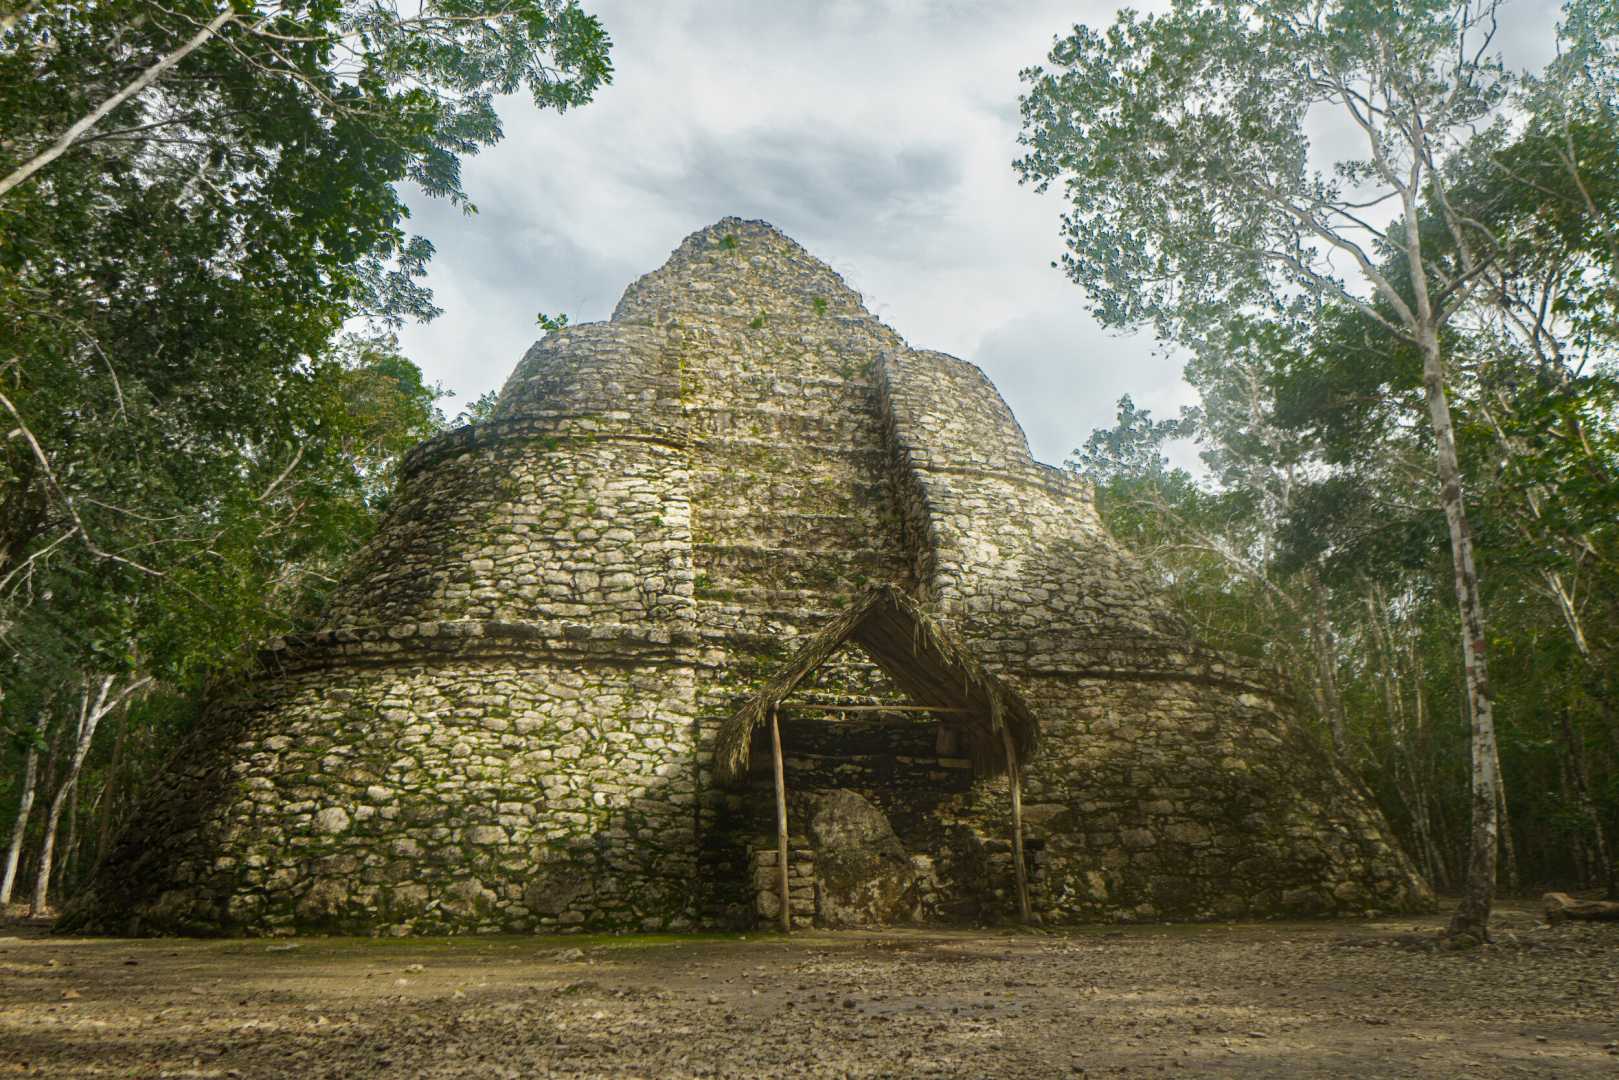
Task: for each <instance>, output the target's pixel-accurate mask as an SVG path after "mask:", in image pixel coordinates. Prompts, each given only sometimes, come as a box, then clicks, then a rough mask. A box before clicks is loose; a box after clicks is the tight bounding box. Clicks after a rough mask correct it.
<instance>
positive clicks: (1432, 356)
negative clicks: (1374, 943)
mask: <svg viewBox="0 0 1619 1080" xmlns="http://www.w3.org/2000/svg"><path fill="white" fill-rule="evenodd" d="M1419 340H1420V343H1421V345H1422V354H1423V364H1422V382H1423V390H1424V392H1425V394H1426V397H1427V401H1428V417H1429V420H1430V422H1431V424H1432V426H1433V433H1434V442H1435V444H1436V446H1437V457H1438V466H1439V468H1438V471H1439V501H1440V505H1441V506H1442V507H1443V508H1444V511H1445V524H1446V526H1447V527H1448V529H1449V532H1450V550H1451V562H1452V565H1453V567H1454V570H1455V583H1456V607H1457V609H1458V611H1459V613H1460V615H1461V624H1462V670H1463V673H1464V674H1465V676H1466V681H1467V703H1468V715H1469V717H1470V718H1471V720H1472V726H1473V740H1472V742H1473V751H1472V759H1473V784H1472V837H1471V841H1470V845H1469V846H1470V848H1471V854H1470V856H1469V858H1468V863H1467V883H1466V885H1465V887H1464V888H1465V891H1464V892H1463V894H1462V902H1461V905H1460V906H1459V907H1457V909H1456V914H1455V916H1454V917H1452V919H1451V923H1450V932H1451V933H1452V934H1463V933H1466V934H1471V935H1473V936H1475V937H1477V938H1479V939H1480V940H1488V936H1489V923H1490V907H1491V904H1492V903H1493V902H1494V899H1495V864H1496V847H1497V845H1498V844H1499V843H1500V831H1501V822H1500V805H1501V804H1500V794H1499V790H1500V789H1499V786H1498V784H1497V783H1496V778H1497V772H1496V757H1495V715H1494V713H1493V712H1492V710H1491V707H1490V680H1489V667H1488V662H1487V655H1486V654H1487V648H1488V644H1487V639H1486V637H1485V634H1484V603H1483V600H1482V598H1481V597H1480V595H1479V587H1478V569H1477V567H1476V565H1475V563H1474V561H1473V536H1472V532H1471V530H1470V529H1469V528H1468V524H1467V507H1466V505H1465V503H1464V502H1463V498H1462V475H1461V464H1460V462H1459V460H1458V459H1457V455H1456V433H1455V430H1454V428H1453V427H1452V426H1451V419H1450V402H1449V400H1448V399H1447V397H1446V395H1445V374H1444V363H1443V358H1442V355H1441V353H1440V346H1439V334H1438V328H1437V327H1434V326H1429V327H1425V328H1424V330H1423V333H1421V335H1420V338H1419Z"/></svg>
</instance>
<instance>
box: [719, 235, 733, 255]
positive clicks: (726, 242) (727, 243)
mask: <svg viewBox="0 0 1619 1080" xmlns="http://www.w3.org/2000/svg"><path fill="white" fill-rule="evenodd" d="M720 247H721V248H723V249H725V250H726V251H735V250H736V233H726V234H725V235H724V236H722V237H720Z"/></svg>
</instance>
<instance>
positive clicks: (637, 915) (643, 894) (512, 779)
mask: <svg viewBox="0 0 1619 1080" xmlns="http://www.w3.org/2000/svg"><path fill="white" fill-rule="evenodd" d="M530 629H531V628H527V627H520V626H507V627H503V628H494V627H489V626H483V627H479V626H477V625H476V624H451V625H446V626H440V627H419V628H417V630H416V631H415V632H414V634H406V633H403V632H402V631H401V630H400V629H399V628H392V629H390V630H386V631H384V630H375V631H333V632H328V633H325V634H322V635H317V636H315V637H313V638H311V639H306V640H302V641H297V642H292V643H289V644H286V645H284V646H283V647H282V648H281V649H280V650H278V657H277V659H275V660H272V661H271V663H273V664H274V665H275V666H276V667H277V668H279V669H280V671H279V674H278V675H277V676H276V677H274V678H269V679H263V680H261V681H259V682H258V683H256V684H255V685H254V686H253V687H252V688H251V692H249V693H248V694H246V695H244V696H243V697H241V698H239V699H237V700H235V701H232V702H230V703H228V704H226V705H225V706H223V707H221V708H219V709H217V710H216V711H215V712H214V713H213V714H212V715H211V716H210V717H209V721H210V727H209V728H208V729H207V730H205V731H204V732H203V733H202V736H201V738H199V740H197V741H195V742H193V743H192V744H191V746H189V747H188V748H187V753H186V754H185V755H184V756H183V757H182V758H181V759H180V760H178V761H177V762H175V763H174V765H173V767H171V769H170V770H169V771H168V772H167V773H166V774H165V776H164V779H163V784H164V788H165V791H164V792H163V793H161V794H162V797H159V798H156V799H152V800H150V801H149V803H148V805H147V810H146V812H145V814H144V815H143V820H142V821H141V822H140V828H139V830H138V831H137V832H136V833H133V834H131V835H129V836H127V837H126V838H125V839H124V840H123V841H121V842H120V844H119V845H118V847H117V848H116V849H115V850H114V851H113V852H112V853H111V855H110V858H109V868H116V872H115V873H104V874H103V875H102V876H101V878H99V879H98V882H97V886H96V892H97V894H98V895H97V896H96V898H95V903H94V905H93V910H91V911H89V912H88V913H87V914H88V915H90V918H89V925H91V926H93V927H97V928H101V929H107V930H115V931H118V932H152V931H181V932H201V933H217V932H240V931H249V932H275V931H277V930H286V929H292V928H299V929H305V930H309V929H318V930H330V931H348V932H361V933H364V932H383V933H388V932H392V933H431V932H457V931H480V930H529V929H540V928H546V927H551V928H566V927H569V926H577V925H583V924H586V923H589V924H591V925H597V926H622V927H626V928H667V927H677V928H678V927H680V926H685V925H690V924H691V921H692V919H693V917H694V915H695V897H694V895H693V892H692V887H691V881H692V880H693V874H694V871H695V865H696V860H695V847H694V845H693V842H692V839H693V838H692V829H691V820H692V814H693V807H694V797H695V791H694V788H693V783H692V776H691V756H692V751H693V747H692V723H691V720H692V683H693V673H692V671H691V668H690V667H689V666H686V665H684V664H683V663H682V662H681V657H680V651H681V650H680V646H679V645H678V643H674V642H671V641H669V640H668V635H667V634H662V635H657V634H654V635H649V636H647V637H645V638H643V639H642V640H639V641H630V640H626V639H625V638H624V637H623V636H621V635H615V636H613V637H606V636H602V637H598V638H594V639H592V638H589V637H581V638H579V639H578V640H571V641H570V640H566V639H560V638H551V639H535V638H534V637H532V636H531V635H530V634H529V633H528V632H527V631H529V630H530ZM424 635H425V636H424Z"/></svg>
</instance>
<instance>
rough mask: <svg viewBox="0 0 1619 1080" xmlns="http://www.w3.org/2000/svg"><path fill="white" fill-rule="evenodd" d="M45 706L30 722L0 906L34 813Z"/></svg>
mask: <svg viewBox="0 0 1619 1080" xmlns="http://www.w3.org/2000/svg"><path fill="white" fill-rule="evenodd" d="M49 715H50V710H49V709H48V708H47V707H41V708H40V710H39V716H38V719H36V720H35V721H34V739H33V741H32V742H30V743H29V744H28V759H27V762H26V763H25V764H24V765H23V774H22V799H21V801H20V802H18V804H17V821H16V824H14V825H12V827H11V846H10V847H8V848H7V849H6V876H5V880H4V881H3V882H0V906H4V905H6V904H9V903H11V890H12V888H13V887H14V886H15V885H16V884H17V864H18V862H20V861H21V859H22V845H23V838H24V837H26V836H27V835H28V819H29V818H30V817H32V816H33V812H34V794H35V792H36V791H38V789H39V744H40V742H41V741H42V740H43V739H44V738H45V722H46V717H48V716H49Z"/></svg>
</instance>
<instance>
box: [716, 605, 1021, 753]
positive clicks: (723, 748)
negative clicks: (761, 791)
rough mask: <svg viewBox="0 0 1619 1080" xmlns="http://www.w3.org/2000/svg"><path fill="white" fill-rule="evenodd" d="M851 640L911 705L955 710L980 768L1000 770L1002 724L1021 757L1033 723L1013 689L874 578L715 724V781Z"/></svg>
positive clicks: (920, 609) (921, 610)
mask: <svg viewBox="0 0 1619 1080" xmlns="http://www.w3.org/2000/svg"><path fill="white" fill-rule="evenodd" d="M849 641H853V642H855V643H856V644H857V645H859V646H860V647H861V648H862V649H864V650H865V651H866V652H867V653H868V654H870V656H871V658H872V660H873V661H875V662H876V664H877V666H878V667H880V668H882V670H883V673H884V674H886V675H887V676H888V677H889V678H890V679H892V680H893V682H894V684H895V685H896V686H898V687H899V688H900V689H901V690H903V691H905V693H906V694H907V695H909V696H910V697H911V698H912V699H913V700H914V701H915V702H916V703H917V704H918V705H922V706H927V707H929V708H935V709H939V710H940V711H941V712H947V713H952V714H955V715H956V716H957V717H959V719H960V720H961V722H962V729H963V732H964V734H965V736H966V738H965V743H966V747H965V749H966V752H967V756H968V757H969V758H971V759H972V762H973V768H974V770H975V771H976V772H977V773H978V774H979V775H980V776H993V775H996V774H998V773H1002V772H1005V771H1006V767H1007V760H1006V741H1005V735H1004V734H1003V732H1009V733H1010V735H1011V739H1012V742H1013V743H1014V744H1015V745H1016V748H1017V758H1018V761H1020V762H1023V761H1027V760H1028V759H1029V757H1030V755H1032V754H1033V753H1034V750H1035V746H1036V744H1037V742H1038V740H1039V727H1038V725H1037V724H1036V722H1035V719H1034V715H1033V714H1032V713H1031V712H1030V711H1029V707H1028V706H1027V705H1026V704H1024V702H1023V699H1022V698H1020V697H1019V696H1018V695H1017V693H1016V692H1015V691H1013V690H1012V689H1011V688H1010V687H1008V686H1007V685H1006V684H1005V683H1003V682H1002V681H1001V680H1000V679H998V678H996V677H995V675H994V674H993V673H992V672H990V671H989V670H988V669H986V668H985V667H984V665H983V664H982V663H981V662H980V661H979V659H978V658H977V657H976V656H975V655H973V653H972V651H971V650H970V649H969V648H968V647H967V646H966V645H965V644H963V643H962V642H961V641H960V640H959V639H958V638H956V636H955V635H954V634H953V633H951V632H950V631H949V630H948V629H946V627H945V626H944V625H943V624H942V623H941V622H940V621H939V620H938V619H937V618H936V617H935V616H933V615H931V614H929V613H928V612H927V611H926V610H925V609H924V608H923V607H922V606H921V605H920V604H918V603H917V602H916V601H915V600H913V599H912V598H911V597H909V596H908V595H906V594H905V593H904V592H903V591H901V590H900V589H899V588H898V587H897V586H895V585H888V584H884V585H876V586H873V587H871V588H869V589H867V590H866V591H865V592H864V593H862V594H861V595H860V596H859V597H858V598H857V599H856V600H855V602H854V603H853V604H851V605H850V606H849V607H848V608H847V609H846V610H845V611H844V612H843V613H842V614H840V615H839V616H838V617H837V618H835V619H833V620H831V621H830V622H828V623H827V624H826V625H825V626H824V627H822V628H821V629H820V630H819V631H818V632H817V633H816V634H815V635H814V636H812V637H811V638H810V639H809V640H808V641H807V642H805V644H804V645H803V647H802V648H800V649H799V650H798V652H797V654H795V655H794V656H793V658H792V659H791V660H789V661H787V662H786V664H785V665H783V667H782V668H781V670H779V671H778V672H776V674H775V675H773V676H772V677H771V678H770V679H769V680H768V681H767V682H766V683H765V684H764V685H763V686H761V687H760V688H759V690H758V691H757V692H756V693H755V694H754V695H753V696H752V697H750V698H749V699H748V700H747V702H746V703H744V704H743V706H742V707H741V708H740V709H738V710H737V711H736V713H735V714H734V715H732V716H731V717H730V718H729V719H728V720H726V722H725V725H724V726H723V727H721V728H720V733H719V739H718V741H717V743H716V745H715V752H714V763H715V771H716V773H717V775H718V778H719V781H720V783H722V784H729V783H735V782H737V781H738V780H740V779H741V778H742V777H743V776H745V775H746V774H747V771H748V759H749V755H750V753H751V749H752V742H753V738H752V736H753V731H754V729H755V728H757V727H760V726H762V725H764V724H765V723H766V722H767V721H768V719H769V716H770V713H771V711H772V710H775V709H779V708H781V705H782V702H783V700H785V699H786V698H787V696H788V695H789V694H791V693H792V692H793V690H794V689H795V688H796V687H797V686H798V685H799V683H801V682H802V681H803V680H804V679H805V677H807V676H808V675H809V674H810V673H811V672H813V671H814V670H815V669H816V668H818V667H820V665H821V664H822V663H823V662H825V661H826V659H827V658H828V657H830V656H831V655H832V654H833V653H835V652H837V651H838V649H839V648H840V647H842V646H843V645H844V644H845V643H846V642H849Z"/></svg>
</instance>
